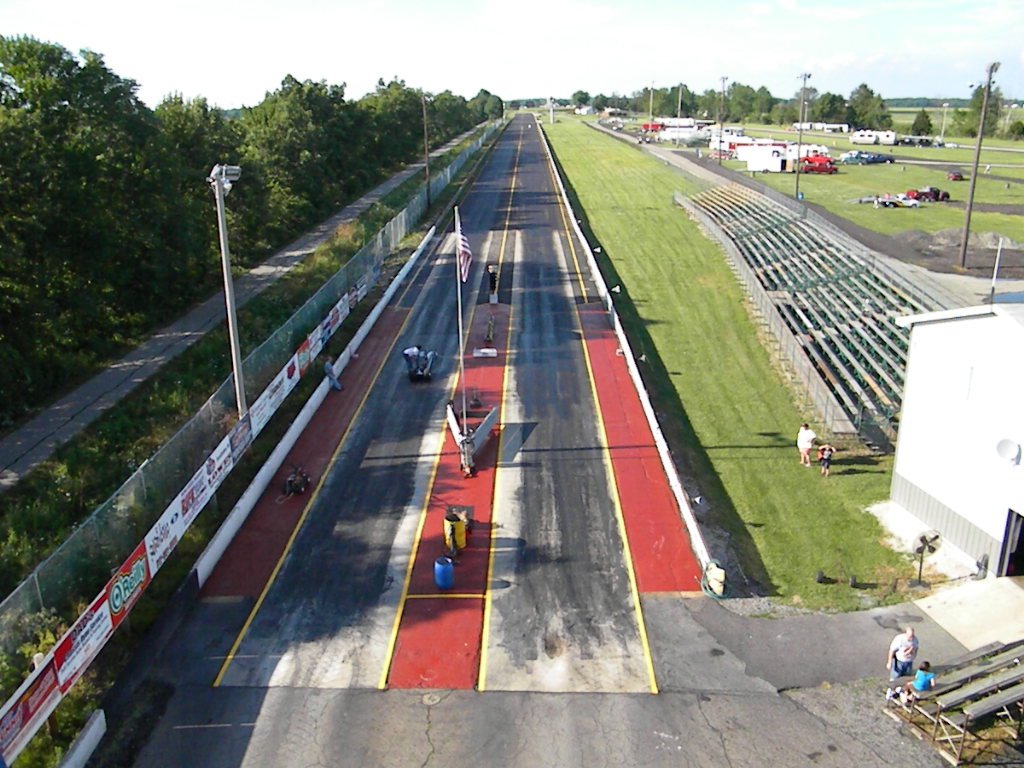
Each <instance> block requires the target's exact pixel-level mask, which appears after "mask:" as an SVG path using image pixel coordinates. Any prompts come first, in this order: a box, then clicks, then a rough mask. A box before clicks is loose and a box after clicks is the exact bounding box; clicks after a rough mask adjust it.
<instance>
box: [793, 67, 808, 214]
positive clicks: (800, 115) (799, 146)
mask: <svg viewBox="0 0 1024 768" xmlns="http://www.w3.org/2000/svg"><path fill="white" fill-rule="evenodd" d="M798 77H800V78H801V80H802V81H803V82H802V84H801V85H800V109H799V110H798V111H797V126H796V130H797V133H796V189H794V190H793V197H795V198H796V199H797V200H799V199H800V153H801V151H802V150H803V146H804V102H806V100H807V96H806V94H807V81H808V80H809V79H810V77H811V73H810V72H804V73H803V74H801V75H798Z"/></svg>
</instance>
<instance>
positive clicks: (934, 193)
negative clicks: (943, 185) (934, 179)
mask: <svg viewBox="0 0 1024 768" xmlns="http://www.w3.org/2000/svg"><path fill="white" fill-rule="evenodd" d="M906 197H907V198H909V199H910V200H931V201H932V202H933V203H940V202H941V203H944V202H946V201H947V200H949V192H943V191H942V190H941V189H939V188H938V187H921V188H920V189H908V190H907V194H906Z"/></svg>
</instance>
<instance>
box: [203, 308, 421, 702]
mask: <svg viewBox="0 0 1024 768" xmlns="http://www.w3.org/2000/svg"><path fill="white" fill-rule="evenodd" d="M408 322H409V313H408V312H406V313H405V319H404V320H402V325H401V327H400V328H399V329H398V333H397V334H395V337H394V338H393V339H392V340H391V344H390V345H389V346H388V350H387V352H386V353H385V354H384V356H383V357H382V358H381V362H380V365H378V366H377V370H376V372H375V373H374V374H373V376H372V377H371V379H370V386H368V387H367V388H366V391H365V392H363V397H362V399H361V400H360V401H359V406H358V407H357V408H356V409H355V411H354V412H353V414H352V418H351V420H349V423H348V426H347V427H345V431H344V432H343V433H342V435H341V439H340V440H339V441H338V445H337V447H336V448H335V449H334V453H332V454H331V460H330V461H329V462H327V467H326V468H325V469H324V471H323V473H322V474H321V475H320V480H319V481H317V484H316V488H314V489H313V493H312V494H311V495H310V497H309V501H308V502H307V503H306V506H305V508H304V509H303V510H302V514H301V515H300V516H299V519H298V521H297V522H296V523H295V527H294V528H293V529H292V532H291V535H290V536H289V537H288V541H287V543H286V544H285V546H284V551H283V552H281V556H280V557H279V558H278V559H277V563H275V564H274V570H273V571H271V572H270V578H268V579H267V583H266V584H265V585H264V586H263V590H262V591H261V592H260V596H259V597H258V598H256V603H255V605H253V607H252V610H251V611H249V615H248V616H247V617H246V619H245V623H244V624H243V625H242V628H241V629H240V630H239V631H238V636H237V637H235V641H234V642H233V643H232V644H231V649H230V650H229V651H228V653H227V656H225V657H224V663H223V664H221V667H220V671H219V672H218V673H217V677H215V678H214V680H213V687H214V688H219V687H220V685H221V683H222V682H223V681H224V676H225V675H226V674H227V671H228V667H230V666H231V662H232V661H234V659H235V656H236V654H237V653H238V649H239V647H240V646H241V645H242V640H243V639H245V635H246V633H248V631H249V627H250V626H251V625H252V622H253V620H254V619H255V618H256V614H257V613H259V611H260V608H261V607H262V606H263V601H264V600H266V598H267V594H268V593H269V592H270V588H271V587H272V586H273V585H274V582H275V581H276V580H277V574H278V573H280V571H281V567H282V566H283V565H284V561H285V559H286V558H287V557H288V554H289V553H290V552H291V550H292V545H293V544H294V543H295V539H296V538H297V537H298V535H299V531H300V530H302V525H303V523H305V522H306V517H307V516H308V515H309V511H310V510H311V509H312V508H313V504H314V503H315V502H316V500H317V498H319V496H320V490H321V489H322V488H323V485H324V483H325V482H326V481H327V477H328V475H330V473H331V470H332V469H333V468H334V464H335V462H337V460H338V456H339V454H340V453H341V449H342V446H344V445H345V441H346V440H347V439H348V436H349V433H350V432H351V431H352V427H353V426H354V425H355V423H356V421H357V420H358V418H359V415H360V414H361V413H362V412H363V408H364V407H365V406H366V401H367V400H368V399H369V397H370V392H371V391H372V390H373V387H374V386H375V385H376V383H377V379H379V378H380V372H381V371H382V370H383V369H384V365H385V363H387V361H388V360H389V359H390V358H391V352H392V350H394V348H395V344H397V343H398V339H399V337H400V336H401V335H402V331H403V330H405V326H406V323H408ZM320 407H321V408H322V407H323V405H322V404H321V406H320Z"/></svg>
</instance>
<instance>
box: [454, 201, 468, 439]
mask: <svg viewBox="0 0 1024 768" xmlns="http://www.w3.org/2000/svg"><path fill="white" fill-rule="evenodd" d="M461 238H462V221H461V220H460V219H459V206H455V291H456V294H457V295H458V311H459V377H460V378H461V379H462V436H463V439H465V436H466V363H465V360H466V344H465V334H464V333H463V330H462V264H461V263H460V259H459V248H460V242H461ZM460 449H461V446H460Z"/></svg>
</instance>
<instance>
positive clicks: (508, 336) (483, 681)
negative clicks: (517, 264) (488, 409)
mask: <svg viewBox="0 0 1024 768" xmlns="http://www.w3.org/2000/svg"><path fill="white" fill-rule="evenodd" d="M522 148H523V131H522V129H520V131H519V142H518V143H517V144H516V157H515V160H514V162H513V163H512V185H511V187H510V188H509V195H508V206H507V207H506V208H505V226H504V231H503V232H502V234H501V248H499V249H498V264H499V274H500V271H501V268H500V264H501V263H502V261H503V259H504V256H505V244H506V243H507V241H508V232H509V229H508V226H509V222H510V221H511V220H512V200H513V198H514V197H515V192H516V179H517V178H518V176H519V155H520V152H521V151H522ZM508 306H509V308H508V328H507V329H506V331H505V370H504V371H503V373H502V377H501V401H500V403H499V406H500V408H499V410H498V414H499V415H500V416H501V419H502V422H501V424H500V425H499V428H498V452H497V455H496V457H495V460H494V464H495V466H494V488H492V489H491V540H490V542H489V546H488V548H487V581H486V582H485V583H484V623H483V626H482V628H481V630H480V669H479V671H478V673H477V679H476V689H477V690H478V691H484V690H486V689H487V645H488V644H487V640H488V638H489V637H490V635H491V581H492V580H493V579H494V552H495V549H496V546H495V544H496V542H495V539H497V537H498V526H497V525H496V515H497V511H498V486H499V480H500V478H501V471H500V469H501V456H502V449H503V446H504V438H505V429H504V427H505V424H504V418H505V393H506V392H507V391H508V377H509V371H510V370H511V368H512V366H511V365H509V360H510V358H511V349H510V348H509V346H510V344H511V343H512V299H511V293H510V294H509V305H508Z"/></svg>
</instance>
